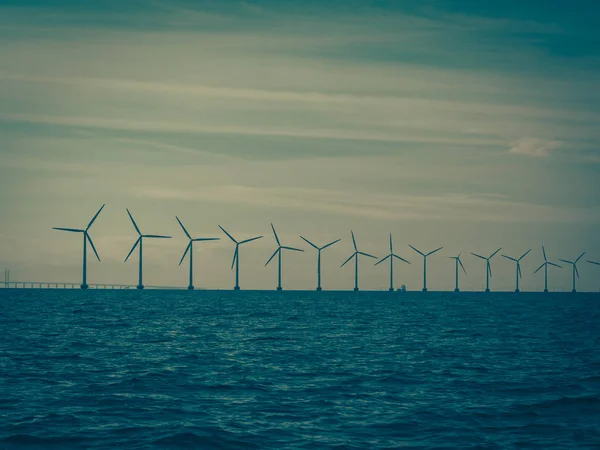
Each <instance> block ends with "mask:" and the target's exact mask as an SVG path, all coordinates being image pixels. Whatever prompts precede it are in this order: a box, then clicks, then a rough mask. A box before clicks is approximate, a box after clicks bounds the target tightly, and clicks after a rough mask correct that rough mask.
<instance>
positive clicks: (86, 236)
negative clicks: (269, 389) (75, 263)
mask: <svg viewBox="0 0 600 450" xmlns="http://www.w3.org/2000/svg"><path fill="white" fill-rule="evenodd" d="M104 206H105V205H102V206H101V207H100V209H99V210H98V212H97V213H96V215H95V216H94V217H92V220H90V222H89V223H88V226H87V227H85V229H84V230H80V229H77V228H56V227H55V228H52V229H53V230H59V231H68V232H70V233H82V234H83V276H82V279H81V289H87V288H88V284H87V243H88V241H89V243H90V245H91V246H92V250H94V254H95V255H96V258H98V261H100V257H99V256H98V252H97V251H96V247H95V246H94V242H93V241H92V238H91V236H90V233H89V230H90V227H91V226H92V224H93V223H94V222H95V221H96V218H97V217H98V215H99V214H100V212H102V210H103V209H104Z"/></svg>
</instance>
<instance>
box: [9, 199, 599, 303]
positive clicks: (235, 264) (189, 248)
mask: <svg viewBox="0 0 600 450" xmlns="http://www.w3.org/2000/svg"><path fill="white" fill-rule="evenodd" d="M105 206H106V204H103V205H102V206H101V207H100V209H99V210H98V211H97V212H96V214H95V215H94V216H93V217H92V219H91V220H90V222H89V223H88V225H87V226H86V228H84V229H77V228H61V227H53V229H54V230H59V231H67V232H71V233H79V234H81V235H82V236H83V259H82V281H81V284H80V285H79V286H80V288H81V289H84V290H85V289H88V288H89V284H88V282H87V279H88V265H87V245H88V243H89V244H90V246H91V247H92V250H93V252H94V254H95V256H96V258H97V260H98V262H100V257H99V255H98V252H97V250H96V247H95V245H94V243H93V241H92V239H91V237H90V234H89V230H90V228H91V226H92V225H93V224H94V222H95V221H96V220H97V218H98V216H99V215H100V213H101V212H102V211H103V209H104V208H105ZM125 211H126V213H127V216H128V217H129V219H130V221H131V223H132V224H133V227H134V229H135V231H136V232H137V234H138V238H137V240H136V241H135V243H134V245H133V247H132V248H131V250H130V251H129V253H128V254H127V256H126V257H125V262H127V261H128V260H129V258H130V256H131V255H132V253H133V252H134V251H135V249H136V248H137V249H138V283H137V285H135V288H136V289H138V290H142V289H144V288H145V286H144V284H143V239H144V238H147V239H171V238H172V237H171V236H167V235H154V234H142V232H141V230H140V228H139V227H138V225H137V223H136V222H135V220H134V218H133V215H132V214H131V212H130V211H129V209H127V208H126V210H125ZM175 220H176V222H177V223H178V224H179V227H180V228H181V230H182V231H183V233H184V235H185V237H186V238H187V239H188V242H187V245H186V246H185V250H184V252H183V255H182V256H181V259H180V260H179V266H181V264H182V263H183V261H184V260H185V258H186V256H188V260H189V266H188V267H189V271H188V285H187V290H189V291H192V290H194V289H195V288H196V287H195V285H194V259H193V258H194V257H193V251H194V247H193V244H194V243H195V242H210V241H218V240H220V238H218V237H202V238H193V237H192V235H191V234H190V233H189V232H188V230H187V229H186V227H185V226H184V224H183V222H182V221H181V219H180V218H179V217H178V216H175ZM270 227H271V231H272V233H273V238H274V240H275V243H276V248H275V251H274V252H273V253H272V254H271V256H270V257H269V259H268V260H267V262H266V263H265V267H266V266H268V265H269V264H270V263H271V262H272V261H273V260H274V259H275V258H277V271H276V274H277V284H276V287H275V290H277V291H282V290H283V263H282V257H283V252H284V251H291V252H297V253H304V249H302V248H298V247H291V246H287V245H282V243H281V241H280V238H279V235H278V234H277V231H276V229H275V226H274V225H273V224H272V223H271V224H270ZM218 228H219V229H220V230H221V231H222V232H223V233H224V234H225V235H226V236H227V237H228V238H229V239H230V240H231V241H232V242H233V243H234V244H235V248H234V253H233V259H232V263H231V268H230V269H231V270H232V271H234V274H235V275H234V277H235V284H234V287H233V289H234V290H236V291H237V290H240V289H241V287H240V265H239V262H240V247H241V246H242V245H243V244H247V243H250V242H253V241H256V240H258V239H262V238H263V236H254V237H250V238H247V239H243V240H240V241H238V240H237V239H236V238H234V237H233V236H232V235H231V234H230V233H229V232H228V231H227V230H225V228H223V227H222V226H221V225H219V226H218ZM298 237H299V238H300V239H301V240H302V241H304V242H305V243H306V244H308V245H309V246H310V247H312V248H313V249H315V250H317V287H316V290H317V291H322V290H323V287H322V281H321V270H322V264H321V251H322V250H325V249H327V248H329V247H331V246H332V245H334V244H337V243H338V242H340V241H341V240H342V239H340V238H338V239H335V240H333V241H331V242H329V243H327V244H325V245H323V246H322V247H319V246H317V245H315V244H314V243H312V242H311V241H309V240H308V239H306V238H305V237H303V236H301V235H299V236H298ZM350 237H351V242H352V247H353V250H354V251H353V253H352V254H351V255H350V256H349V257H348V258H347V259H346V260H345V261H343V262H342V263H341V265H340V267H341V268H343V267H344V266H346V265H347V264H348V263H349V262H350V261H353V263H354V286H353V290H354V291H355V292H356V291H359V257H360V256H364V257H368V258H371V259H374V260H376V262H375V263H374V266H378V265H380V264H382V263H384V262H386V261H388V263H389V287H388V290H389V291H390V292H394V291H397V290H400V289H399V287H398V286H396V284H395V283H394V259H396V260H398V261H401V262H403V263H405V264H408V265H410V264H411V262H410V261H409V260H407V259H405V258H402V257H401V256H398V255H397V254H396V253H394V248H393V239H392V234H391V233H390V234H389V254H387V255H386V256H384V257H382V258H377V257H376V256H374V255H371V254H369V253H366V252H362V251H360V250H359V249H358V245H357V241H356V237H355V234H354V231H353V230H350ZM407 246H408V247H409V248H410V249H412V250H413V251H414V252H416V253H418V254H419V255H420V256H421V257H422V258H423V288H422V292H427V291H428V289H427V257H430V256H432V255H434V254H436V253H437V252H439V251H441V250H442V249H443V247H438V248H436V249H435V250H432V251H430V252H428V253H423V252H422V251H421V250H419V249H417V248H416V247H414V246H413V245H411V244H407ZM501 250H502V249H501V248H498V249H497V250H495V251H494V252H493V253H492V254H490V256H488V257H485V256H482V255H480V254H477V253H473V252H471V255H472V256H473V257H475V258H478V259H480V260H483V261H484V262H485V289H484V292H487V293H489V292H491V290H492V289H491V286H490V279H491V278H492V268H491V260H492V258H493V257H494V256H495V255H497V254H498V253H499V252H500V251H501ZM530 252H531V249H529V250H527V251H526V252H525V253H523V254H522V255H521V256H519V257H512V256H508V255H504V254H503V255H502V257H503V258H505V259H506V260H508V261H511V262H513V263H514V264H515V288H514V292H515V293H519V292H521V289H520V285H519V283H520V280H521V279H522V278H523V271H522V269H521V261H522V260H523V259H524V258H525V257H526V256H527V255H528V254H529V253H530ZM461 255H462V252H460V253H459V254H458V255H457V256H446V257H447V258H450V259H453V260H454V261H455V264H454V278H455V287H454V292H460V289H459V268H460V270H462V272H463V276H467V271H466V269H465V266H464V265H463V262H462V260H461ZM584 255H585V252H583V253H581V254H580V255H579V256H578V257H577V258H576V259H575V260H574V261H569V260H564V259H560V261H561V262H563V263H565V264H567V265H570V266H571V268H572V270H571V271H572V290H571V292H572V293H575V292H577V289H576V281H577V280H578V279H579V278H580V275H579V270H578V268H577V263H578V262H579V261H580V260H581V259H582V258H583V256H584ZM541 256H543V259H544V262H543V263H542V265H541V266H539V267H538V268H537V269H536V270H535V271H533V272H531V275H535V274H537V273H538V272H539V271H540V270H541V269H544V287H543V292H548V267H549V266H552V267H555V268H558V269H561V268H562V266H560V265H558V264H555V263H553V262H551V261H549V260H548V259H547V255H546V249H545V247H544V246H541ZM587 263H589V264H591V265H600V263H597V262H595V261H592V260H587ZM249 264H250V262H249ZM212 269H213V270H214V269H215V267H212ZM207 276H208V274H207ZM74 284H75V283H73V282H72V281H70V282H68V283H67V282H64V281H61V282H57V281H47V282H45V283H41V282H32V281H30V282H27V281H25V282H24V281H12V286H13V287H15V288H18V287H21V288H24V287H27V286H28V287H30V288H34V287H36V285H37V287H38V288H41V287H42V286H45V287H46V288H50V287H53V288H59V286H62V287H63V288H66V287H67V285H68V286H70V287H73V286H74ZM98 286H102V288H104V289H106V288H110V287H114V286H116V287H117V288H119V289H122V288H123V287H129V286H123V285H119V284H118V283H110V282H105V283H102V284H101V285H98ZM404 286H405V285H404V284H403V288H402V291H405V290H406V289H405V287H404ZM4 287H5V288H8V287H11V282H10V281H9V280H8V279H7V275H6V272H5V283H4ZM161 288H162V289H168V287H166V286H162V287H161ZM172 288H173V289H182V288H183V286H172ZM306 289H308V287H307V288H305V289H300V290H306Z"/></svg>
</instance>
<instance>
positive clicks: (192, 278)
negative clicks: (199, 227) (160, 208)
mask: <svg viewBox="0 0 600 450" xmlns="http://www.w3.org/2000/svg"><path fill="white" fill-rule="evenodd" d="M175 218H176V219H177V222H179V225H181V229H182V230H183V232H184V233H185V235H186V236H187V238H188V239H189V240H190V243H189V244H188V245H187V247H186V248H185V251H184V252H183V256H182V257H181V260H180V261H179V265H181V263H182V262H183V259H184V258H185V255H187V252H188V251H189V252H190V284H189V286H188V291H193V290H194V242H203V241H218V240H219V239H220V238H192V236H190V233H188V231H187V230H186V229H185V227H184V226H183V223H181V220H179V217H177V216H175Z"/></svg>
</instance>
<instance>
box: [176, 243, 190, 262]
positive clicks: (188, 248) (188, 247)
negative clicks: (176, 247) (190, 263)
mask: <svg viewBox="0 0 600 450" xmlns="http://www.w3.org/2000/svg"><path fill="white" fill-rule="evenodd" d="M190 248H192V243H191V242H190V243H189V244H188V245H187V247H186V248H185V252H183V256H182V257H181V260H180V261H179V265H181V263H182V262H183V260H184V258H185V255H187V253H188V251H189V250H190Z"/></svg>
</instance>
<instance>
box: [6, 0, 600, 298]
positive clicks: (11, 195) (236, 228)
mask: <svg viewBox="0 0 600 450" xmlns="http://www.w3.org/2000/svg"><path fill="white" fill-rule="evenodd" d="M423 3H424V2H420V1H411V0H407V1H391V0H390V1H383V0H379V1H375V0H372V1H368V0H364V1H353V0H346V1H338V0H333V1H329V2H323V1H315V0H304V1H292V0H277V1H275V0H254V1H222V0H219V1H191V0H190V1H186V0H177V1H173V0H169V1H167V0H156V1H152V0H131V1H128V2H122V1H120V0H119V1H117V0H98V1H95V2H88V1H75V0H70V1H66V0H53V1H52V0H45V1H43V0H38V1H33V0H31V1H27V0H8V1H7V0H4V1H3V2H2V3H1V4H0V206H1V207H2V214H1V215H0V267H2V266H4V267H6V268H8V269H10V271H11V279H12V280H15V281H16V280H29V281H49V282H75V283H79V282H80V279H81V246H82V242H81V238H80V237H79V236H77V235H74V234H71V233H64V232H59V231H54V230H52V227H73V228H83V227H85V225H86V224H87V223H88V221H89V220H90V219H91V217H92V216H93V215H94V213H95V212H96V211H97V210H98V208H99V207H100V206H101V205H102V204H106V208H105V209H104V211H103V212H102V214H101V215H100V216H99V217H98V220H97V222H96V223H95V224H94V226H93V227H92V229H91V235H92V238H93V240H94V243H95V244H96V247H97V249H98V252H99V254H100V257H101V259H102V262H101V263H98V262H95V261H93V260H92V259H90V260H89V267H88V268H89V272H88V282H90V283H119V284H131V285H135V284H137V258H136V256H135V255H134V256H132V258H130V260H129V261H128V262H127V263H124V262H123V260H124V259H125V256H126V255H127V253H128V251H129V249H130V248H131V246H132V245H133V243H134V242H135V239H136V238H137V235H136V232H135V230H134V228H133V225H132V224H131V222H130V221H129V218H128V216H127V214H126V211H125V208H129V209H130V210H131V212H132V213H133V215H134V217H135V218H136V221H137V223H138V225H139V226H140V228H141V229H142V232H143V233H147V234H168V235H171V236H173V239H170V240H154V241H147V242H146V243H145V244H144V278H145V280H144V281H145V284H147V285H172V286H176V285H177V286H185V285H187V270H188V269H187V264H186V263H185V262H184V264H182V265H181V266H178V263H179V259H180V258H181V255H182V254H183V251H184V249H185V247H186V245H187V239H186V237H185V235H184V234H183V231H182V230H181V229H180V228H179V225H178V224H177V222H176V219H175V216H176V215H177V216H178V217H179V218H180V219H181V220H182V221H183V223H184V224H185V225H186V227H187V228H188V230H189V231H190V233H191V234H192V235H194V237H220V238H221V240H219V241H215V242H207V243H200V244H198V245H196V249H195V254H194V255H195V256H194V259H195V284H196V286H198V287H205V288H222V289H229V288H231V287H232V286H233V283H234V274H233V272H232V271H231V270H230V266H231V258H232V255H233V249H234V246H233V244H232V242H231V241H229V240H228V239H227V237H226V236H225V235H224V234H223V233H222V232H221V231H220V229H219V228H218V225H221V226H223V227H224V228H225V229H227V230H228V231H229V232H230V233H232V234H233V235H234V236H235V237H236V238H239V239H245V238H248V237H252V236H257V235H263V236H264V238H263V239H261V240H258V241H256V242H252V243H250V244H248V245H246V246H244V247H243V248H242V250H241V261H240V272H241V280H240V284H241V286H242V288H246V289H272V288H274V287H275V286H276V265H269V266H267V267H265V266H264V264H265V262H266V261H267V259H268V258H269V256H270V255H271V253H272V252H273V251H274V250H275V248H276V244H275V240H274V238H273V235H272V233H271V230H270V224H271V223H273V224H274V225H275V227H276V228H277V231H278V233H279V236H280V238H281V240H282V243H283V244H284V245H289V246H294V247H300V248H302V249H304V250H305V252H304V253H296V252H294V253H291V252H289V253H285V254H284V258H283V271H284V272H283V274H284V280H283V281H284V288H288V289H312V288H314V287H315V285H316V256H317V255H316V251H315V250H314V249H312V248H311V247H309V246H308V245H307V244H306V243H305V242H304V241H302V240H301V239H300V235H302V236H305V237H306V238H308V239H309V240H311V241H313V242H315V243H317V244H318V245H323V244H325V243H327V242H329V241H332V240H335V239H338V238H341V239H342V240H341V241H340V242H339V243H338V244H336V245H334V246H332V247H331V248H330V249H328V250H326V251H325V252H324V253H323V286H324V288H325V289H351V288H352V287H353V276H354V271H353V268H352V266H349V265H347V266H345V267H343V268H340V265H341V263H342V262H343V261H344V260H345V259H346V258H347V257H348V256H349V255H350V254H351V253H352V252H353V248H352V242H351V238H350V230H354V232H355V234H356V238H357V242H358V246H359V250H361V251H364V252H368V253H371V254H373V255H376V256H378V257H382V256H385V255H387V254H388V253H389V248H388V245H389V244H388V239H389V238H388V236H389V233H392V234H393V236H394V251H395V253H397V254H398V255H400V256H402V257H403V258H405V259H408V260H409V261H410V262H411V264H410V265H408V264H403V265H400V264H397V265H396V267H397V268H396V276H395V277H396V285H398V286H399V285H400V284H405V285H406V286H407V288H408V289H420V288H421V287H422V258H421V257H420V256H419V255H418V254H417V253H415V252H414V251H413V250H411V249H410V247H409V246H408V244H411V245H413V246H415V247H417V248H419V249H420V250H422V251H423V252H428V251H430V250H433V249H435V248H437V247H441V246H443V247H444V248H443V249H442V250H441V251H440V252H438V253H436V254H435V255H434V256H432V257H431V258H429V259H428V287H429V289H430V290H438V289H440V290H442V289H443V290H446V289H447V290H450V289H453V288H454V262H453V260H451V259H449V258H448V257H449V256H454V255H457V254H458V253H459V252H462V255H463V258H462V259H463V262H464V265H465V267H466V269H467V275H466V276H463V277H462V278H461V287H462V288H463V289H464V290H481V289H483V288H484V286H485V263H484V262H483V261H481V260H479V259H477V258H475V257H473V256H471V255H470V253H471V252H474V253H479V254H482V255H489V254H491V253H492V252H494V251H495V250H496V249H497V248H499V247H501V248H502V250H501V252H500V253H499V254H498V255H497V256H495V257H494V258H493V259H492V270H493V277H492V280H491V288H492V289H498V290H500V289H501V290H510V289H514V281H515V279H514V278H515V265H514V263H513V262H511V261H509V260H507V259H506V258H503V257H502V256H501V254H505V255H508V256H513V257H516V256H520V255H521V254H523V253H524V252H525V251H527V250H528V249H532V251H531V253H530V254H529V255H527V256H526V257H525V258H524V259H523V262H522V269H523V279H522V281H521V287H522V289H524V290H539V289H542V288H543V274H542V272H541V271H540V272H538V273H537V274H535V275H534V274H533V272H534V270H535V269H536V268H537V267H538V266H539V265H540V264H541V263H542V262H543V259H542V254H541V246H542V245H545V247H546V250H547V252H548V256H549V258H550V259H551V260H552V261H554V262H559V261H558V259H559V258H562V259H567V260H573V259H574V258H576V257H577V256H578V255H579V254H581V253H582V252H584V251H585V252H587V253H586V255H585V256H584V257H583V258H582V260H581V262H580V263H579V265H578V267H579V271H580V275H581V279H580V280H579V281H578V289H580V290H588V291H598V290H600V267H599V266H595V265H592V264H589V263H587V262H586V260H588V259H590V260H594V261H600V237H599V225H600V190H599V188H600V148H599V146H598V142H599V138H600V76H599V74H600V31H598V27H597V23H598V20H599V19H600V6H599V5H596V4H595V3H594V2H583V1H581V2H566V1H565V2H541V1H528V2H523V1H521V0H506V1H503V2H478V1H466V0H465V1H458V0H437V1H434V2H427V6H423ZM484 3H485V5H484ZM492 3H493V5H492ZM373 262H374V260H368V259H362V260H361V263H360V269H361V271H360V275H361V277H360V287H361V288H362V289H387V287H388V276H389V271H388V270H387V265H385V264H381V265H379V266H376V267H375V266H373ZM570 288H571V270H570V268H569V267H567V266H565V268H563V269H554V270H551V272H550V289H551V290H570Z"/></svg>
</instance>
